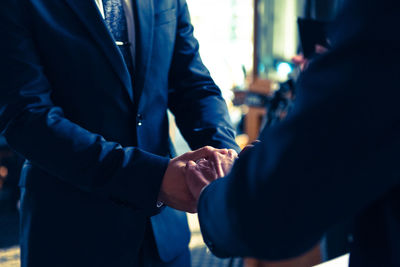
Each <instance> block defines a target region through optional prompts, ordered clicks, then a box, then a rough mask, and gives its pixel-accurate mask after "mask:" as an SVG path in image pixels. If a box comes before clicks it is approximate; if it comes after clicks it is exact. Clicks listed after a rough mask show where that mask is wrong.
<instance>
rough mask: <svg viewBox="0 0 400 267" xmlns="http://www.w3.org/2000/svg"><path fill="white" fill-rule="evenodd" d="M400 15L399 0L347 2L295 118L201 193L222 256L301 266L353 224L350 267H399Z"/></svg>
mask: <svg viewBox="0 0 400 267" xmlns="http://www.w3.org/2000/svg"><path fill="white" fill-rule="evenodd" d="M399 14H400V9H399V5H398V2H397V1H395V0H381V1H375V0H349V1H346V2H345V4H344V7H343V10H342V11H341V13H340V15H339V17H338V18H337V21H336V22H335V24H334V25H333V26H332V29H331V36H332V43H333V49H332V50H331V51H330V52H329V53H327V54H325V55H322V56H320V57H319V58H316V59H315V60H314V61H313V62H311V63H310V65H309V67H308V69H307V70H306V71H305V72H304V73H303V75H302V77H301V78H300V80H299V82H298V84H297V91H296V92H297V99H296V104H295V107H294V109H293V111H292V112H291V114H289V116H288V118H287V119H286V120H285V121H283V122H281V123H278V124H277V125H275V126H273V127H271V128H266V129H264V131H263V132H262V133H261V135H260V140H261V141H262V143H259V144H257V145H256V146H255V147H254V148H253V149H250V150H248V151H246V152H245V154H244V155H242V156H241V157H240V158H239V160H238V161H237V162H236V164H235V165H234V167H233V170H232V172H231V173H230V174H229V175H228V176H227V177H225V178H223V179H220V180H218V181H216V182H214V183H213V184H211V185H210V186H209V187H207V188H206V189H205V191H204V192H203V194H202V195H201V198H200V202H199V207H198V210H199V217H200V225H201V229H202V233H203V236H204V238H205V240H206V243H207V244H208V245H209V247H210V249H211V250H212V251H213V252H214V253H215V254H216V255H218V256H222V257H228V256H246V257H257V258H261V259H267V260H281V259H286V258H292V257H295V256H298V255H300V254H302V253H304V252H306V251H308V250H309V249H311V248H312V247H313V246H315V245H316V244H317V243H318V242H319V241H320V240H321V238H322V236H323V235H324V233H325V232H327V231H328V230H329V229H330V228H331V227H332V226H334V225H335V224H337V223H339V222H342V221H346V220H352V219H354V220H355V225H354V231H353V232H354V242H353V243H352V248H351V260H350V261H351V263H350V265H351V266H357V267H361V266H400V254H399V250H400V219H399V218H400V216H399V214H400V211H399V205H398V203H400V198H399V178H400V168H399V163H398V153H399V150H400V127H399V122H400V112H399V105H398V101H399V98H400V91H399V85H398V84H399V83H398V78H397V77H398V70H399V67H398V62H399V60H400V49H399V48H400V33H399V19H398V16H399Z"/></svg>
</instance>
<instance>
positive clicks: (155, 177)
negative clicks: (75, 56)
mask: <svg viewBox="0 0 400 267" xmlns="http://www.w3.org/2000/svg"><path fill="white" fill-rule="evenodd" d="M19 2H20V1H11V0H10V1H5V3H2V5H3V6H2V8H1V9H0V35H1V36H2V41H1V42H0V59H1V60H0V92H1V98H0V131H1V133H2V134H4V136H5V137H6V139H7V142H8V144H9V145H10V146H11V147H12V148H13V149H15V150H16V151H17V152H19V153H20V154H22V155H23V156H24V157H26V158H27V159H28V160H30V161H31V162H32V163H33V164H35V165H36V166H39V167H40V168H41V169H43V170H45V171H46V172H48V173H50V174H51V175H53V176H55V177H57V178H58V179H61V180H63V181H65V182H67V183H70V184H72V185H74V186H76V187H78V188H80V189H81V190H84V191H87V192H93V193H95V194H99V195H101V196H103V197H106V198H109V199H115V200H118V201H120V202H122V203H126V204H128V205H130V206H131V207H133V208H134V209H138V210H141V211H143V212H144V213H145V214H148V215H150V214H153V212H155V210H154V209H155V206H156V205H155V203H156V200H157V196H158V192H159V189H160V185H161V180H162V178H163V176H164V172H165V170H166V168H167V165H168V162H169V160H168V159H167V158H162V157H159V156H156V155H154V154H150V153H147V152H145V151H141V150H139V149H137V148H135V147H122V146H121V145H119V144H118V143H114V142H108V141H107V140H105V139H104V138H103V137H102V136H100V135H98V134H95V133H92V132H89V131H87V130H85V129H83V128H82V127H80V126H79V125H77V124H75V123H74V122H72V121H70V120H68V118H66V117H65V116H64V114H63V110H62V109H61V108H60V107H58V106H55V105H54V104H53V102H52V100H51V94H52V89H53V88H52V87H51V84H49V82H48V80H47V79H46V76H45V73H44V69H45V67H44V66H42V65H41V62H40V58H39V56H38V54H37V53H36V51H35V44H34V41H33V37H32V36H31V33H30V30H29V28H28V25H29V23H28V21H27V16H25V13H22V12H23V11H24V10H25V8H26V7H25V6H21V5H20V4H19ZM149 177H150V179H149ZM44 186H45V185H44Z"/></svg>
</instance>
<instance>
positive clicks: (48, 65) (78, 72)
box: [0, 0, 238, 267]
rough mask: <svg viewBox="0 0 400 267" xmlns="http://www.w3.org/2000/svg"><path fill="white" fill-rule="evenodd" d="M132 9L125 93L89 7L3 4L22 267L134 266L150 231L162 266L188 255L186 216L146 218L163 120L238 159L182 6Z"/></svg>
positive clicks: (112, 52)
mask: <svg viewBox="0 0 400 267" xmlns="http://www.w3.org/2000/svg"><path fill="white" fill-rule="evenodd" d="M133 2H134V12H135V24H136V39H135V48H136V51H137V54H136V56H135V65H136V67H135V70H134V83H133V82H132V79H131V76H130V73H129V71H128V68H127V66H126V64H125V62H124V59H123V56H122V54H121V52H120V51H119V49H118V47H117V46H116V45H115V42H114V40H113V38H112V35H111V34H110V32H109V31H108V29H107V27H106V25H105V23H104V21H103V19H102V17H101V14H100V12H99V10H98V9H97V7H96V4H95V2H94V1H82V0H59V1H54V0H35V1H30V0H28V1H25V0H4V1H2V7H1V9H0V36H1V41H0V59H1V60H0V94H1V97H0V131H1V133H2V134H4V136H5V137H6V139H7V142H8V143H9V145H10V146H11V147H12V148H13V149H15V150H16V151H17V152H19V153H20V154H22V155H23V156H24V157H25V158H26V159H27V161H26V163H25V165H24V167H23V170H22V174H21V181H20V186H21V188H22V199H21V224H22V225H21V226H22V227H21V248H22V255H21V261H22V266H24V267H32V266H85V267H86V266H135V265H137V264H138V261H139V257H140V255H139V253H141V252H140V251H141V246H142V244H143V240H144V239H145V238H147V237H146V236H145V232H146V227H147V226H149V225H152V226H151V227H152V228H153V230H154V231H153V230H152V231H150V232H154V234H155V239H156V242H157V245H158V246H157V248H154V249H158V251H159V256H160V258H161V259H162V260H163V261H169V260H171V259H173V258H175V257H177V256H178V255H179V254H180V253H182V252H183V251H185V250H187V244H188V242H189V238H190V236H189V231H188V228H187V223H186V217H185V215H184V214H182V213H178V212H177V211H173V210H171V209H169V208H166V209H164V210H163V211H162V212H161V214H159V213H160V210H159V209H157V208H156V202H157V196H158V193H159V189H160V185H161V180H162V178H163V175H164V172H165V170H166V168H167V165H168V163H169V155H170V152H171V151H170V140H169V135H168V116H167V109H170V110H171V111H172V112H173V114H174V115H175V117H176V122H177V125H178V126H179V128H180V130H181V132H182V134H183V136H184V137H185V138H186V140H187V141H188V143H189V145H190V147H191V148H192V149H196V148H199V147H202V146H204V145H211V146H214V147H219V148H234V149H238V148H237V146H236V144H235V142H234V132H233V130H232V126H231V124H230V120H229V116H228V112H227V108H226V105H225V102H224V100H223V98H222V96H221V92H220V90H219V89H218V87H217V86H216V85H215V83H214V82H213V80H212V79H211V77H210V74H209V72H208V71H207V69H206V68H205V67H204V65H203V64H202V62H201V59H200V56H199V53H198V43H197V41H196V40H195V38H194V37H193V27H192V25H191V23H190V17H189V12H188V8H187V4H186V2H185V1H184V0H146V1H133ZM139 99H140V101H139ZM167 213H168V214H169V215H168V214H167ZM176 213H178V214H176ZM157 214H159V215H158V216H159V217H157V218H155V219H154V221H155V222H151V223H149V217H151V216H153V215H157ZM163 216H164V217H166V218H167V219H165V220H163V219H162V218H160V217H163ZM152 220H153V219H152ZM170 227H172V228H170ZM174 227H180V228H179V229H176V228H174ZM171 234H175V235H174V236H173V238H174V242H167V241H166V240H168V241H171ZM166 244H167V245H168V246H166Z"/></svg>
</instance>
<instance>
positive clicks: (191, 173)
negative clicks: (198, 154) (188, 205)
mask: <svg viewBox="0 0 400 267" xmlns="http://www.w3.org/2000/svg"><path fill="white" fill-rule="evenodd" d="M237 158H238V155H237V153H236V152H235V151H234V150H228V151H227V153H224V154H222V153H221V154H220V153H215V154H213V158H209V159H208V160H207V159H200V160H198V161H196V162H195V161H192V160H190V161H188V162H187V164H186V177H185V178H186V183H187V186H188V187H189V190H190V192H191V194H192V196H193V198H194V201H195V205H197V201H198V199H199V197H200V193H201V191H202V190H203V189H204V187H206V186H207V185H209V184H210V183H211V182H212V181H214V180H216V179H218V178H221V177H224V176H226V175H227V174H228V173H229V172H230V170H231V168H232V166H233V164H234V163H235V160H236V159H237ZM215 162H218V164H219V166H215Z"/></svg>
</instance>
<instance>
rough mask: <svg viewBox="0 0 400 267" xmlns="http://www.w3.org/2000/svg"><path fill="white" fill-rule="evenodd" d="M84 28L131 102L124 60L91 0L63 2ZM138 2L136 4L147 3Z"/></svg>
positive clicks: (127, 72) (129, 85)
mask: <svg viewBox="0 0 400 267" xmlns="http://www.w3.org/2000/svg"><path fill="white" fill-rule="evenodd" d="M65 1H66V2H67V3H68V4H69V6H70V7H71V8H72V9H73V10H74V12H75V13H76V14H77V15H78V17H79V18H80V20H81V21H82V22H83V24H84V25H85V26H86V28H87V29H88V31H89V32H90V34H91V35H92V37H93V38H94V40H95V41H96V42H97V43H98V44H99V45H100V47H101V48H102V50H103V52H104V56H105V57H106V58H108V60H109V61H110V63H111V65H112V67H113V69H114V70H115V72H116V74H117V75H118V76H119V78H120V79H121V81H122V83H123V84H124V86H125V88H126V90H127V92H128V94H129V97H130V99H131V101H133V92H132V81H131V78H130V75H129V71H128V69H127V67H126V65H125V62H124V59H123V57H122V55H121V53H120V51H119V49H118V47H117V46H116V45H115V43H114V40H113V38H112V36H111V34H110V33H109V31H108V30H107V27H106V25H105V24H104V21H103V19H102V17H101V14H100V12H99V10H98V8H97V6H96V3H95V1H93V0H65ZM147 1H148V0H145V1H141V0H140V1H138V2H147Z"/></svg>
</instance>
